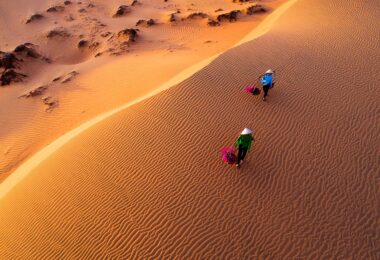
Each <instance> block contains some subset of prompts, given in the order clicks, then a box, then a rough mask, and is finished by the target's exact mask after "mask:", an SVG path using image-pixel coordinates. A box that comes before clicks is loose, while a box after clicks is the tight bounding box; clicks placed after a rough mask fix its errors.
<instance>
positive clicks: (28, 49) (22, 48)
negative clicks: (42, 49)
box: [14, 43, 41, 59]
mask: <svg viewBox="0 0 380 260" xmlns="http://www.w3.org/2000/svg"><path fill="white" fill-rule="evenodd" d="M14 52H15V53H24V54H26V55H27V56H28V57H31V58H34V59H37V58H39V57H41V54H39V53H38V52H37V51H36V50H35V49H34V45H33V44H31V43H24V44H20V45H19V46H17V47H16V48H15V49H14Z"/></svg>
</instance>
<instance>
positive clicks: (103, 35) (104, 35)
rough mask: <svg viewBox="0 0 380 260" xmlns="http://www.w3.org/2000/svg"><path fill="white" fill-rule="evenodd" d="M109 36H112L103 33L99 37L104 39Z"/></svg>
mask: <svg viewBox="0 0 380 260" xmlns="http://www.w3.org/2000/svg"><path fill="white" fill-rule="evenodd" d="M111 34H112V33H111V32H104V33H102V34H101V35H100V36H102V37H103V38H106V37H108V36H110V35H111Z"/></svg>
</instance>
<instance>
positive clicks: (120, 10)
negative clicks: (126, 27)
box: [113, 5, 130, 17]
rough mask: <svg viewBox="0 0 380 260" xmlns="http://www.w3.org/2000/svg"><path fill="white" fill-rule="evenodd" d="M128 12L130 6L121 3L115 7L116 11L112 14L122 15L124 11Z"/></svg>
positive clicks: (115, 15)
mask: <svg viewBox="0 0 380 260" xmlns="http://www.w3.org/2000/svg"><path fill="white" fill-rule="evenodd" d="M129 12H130V8H129V6H128V5H121V6H119V8H118V9H117V11H116V13H115V14H114V15H113V17H121V16H124V15H125V14H126V13H129Z"/></svg>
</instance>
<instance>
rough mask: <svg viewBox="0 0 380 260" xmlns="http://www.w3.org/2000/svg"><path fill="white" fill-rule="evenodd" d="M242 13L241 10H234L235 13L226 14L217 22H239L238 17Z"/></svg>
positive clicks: (219, 16)
mask: <svg viewBox="0 0 380 260" xmlns="http://www.w3.org/2000/svg"><path fill="white" fill-rule="evenodd" d="M240 13H241V11H239V10H234V11H231V12H229V13H224V14H221V15H218V17H217V20H218V21H219V22H222V21H225V20H227V21H229V22H232V21H237V18H238V15H239V14H240Z"/></svg>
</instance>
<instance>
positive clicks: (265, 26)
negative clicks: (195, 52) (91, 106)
mask: <svg viewBox="0 0 380 260" xmlns="http://www.w3.org/2000/svg"><path fill="white" fill-rule="evenodd" d="M296 2H297V0H289V1H288V2H286V3H285V4H283V5H281V6H280V7H279V8H277V9H276V10H275V11H274V12H273V13H271V14H270V15H268V16H267V17H266V18H265V19H264V21H263V22H262V23H260V24H259V25H258V26H257V27H256V28H255V29H253V30H252V32H251V33H249V34H248V35H246V36H245V37H244V38H243V39H242V40H241V41H239V42H238V43H237V44H235V45H234V46H232V47H231V48H234V47H237V46H239V45H242V44H244V43H246V42H248V41H252V40H254V39H256V38H259V37H261V36H262V35H264V34H265V33H267V32H268V31H269V30H270V29H271V28H272V26H273V24H274V23H275V22H276V21H277V20H278V19H279V18H280V17H281V16H282V15H283V14H284V13H285V12H286V11H287V10H288V9H289V8H290V7H291V6H293V4H295V3H296ZM223 53H224V52H221V53H218V54H216V55H214V56H212V57H210V58H207V59H205V60H203V61H201V62H199V63H197V64H195V65H192V66H190V67H189V68H187V69H185V70H183V71H182V72H180V73H179V74H177V75H176V76H174V77H173V78H171V79H170V80H168V81H167V82H165V83H163V84H162V85H161V86H159V87H158V88H157V89H156V90H154V91H152V92H150V93H148V94H146V95H144V96H141V97H140V98H137V99H135V100H133V101H131V102H128V103H126V104H124V105H122V106H121V107H118V108H115V109H113V110H110V111H108V112H105V113H103V114H100V115H99V116H96V117H94V118H93V119H91V120H89V121H87V122H85V123H83V124H81V125H80V126H78V127H77V128H75V129H73V130H70V131H69V132H67V133H66V134H64V135H62V136H61V137H59V138H58V139H56V140H55V141H53V142H52V143H50V144H49V145H47V146H46V147H44V148H43V149H42V150H40V151H39V152H37V153H36V154H34V155H33V156H32V157H30V158H29V159H28V160H27V161H26V162H24V163H23V164H22V165H20V166H19V167H18V168H17V169H16V170H15V171H14V172H13V173H11V175H10V176H9V177H8V178H6V179H5V180H4V181H3V182H2V183H1V184H0V199H2V198H3V197H5V196H6V195H7V193H8V192H9V191H11V190H12V189H13V187H15V186H16V185H17V184H18V183H19V182H20V181H21V180H23V178H24V177H25V176H27V174H28V173H29V172H30V171H31V170H32V169H34V168H35V167H37V166H38V165H39V164H40V163H41V162H43V161H44V160H46V159H47V158H48V157H49V156H50V155H52V154H53V153H54V152H56V151H57V150H58V149H60V148H61V147H62V146H63V145H65V144H66V143H68V142H69V141H70V140H72V139H73V138H75V137H77V136H78V135H79V134H81V133H83V132H84V131H86V130H87V129H89V128H90V127H92V126H94V125H96V124H97V123H99V122H101V121H103V120H105V119H107V118H108V117H110V116H112V115H114V114H117V113H118V112H120V111H122V110H124V109H126V108H128V107H131V106H133V105H135V104H137V103H139V102H141V101H143V100H146V99H148V98H150V97H153V96H155V95H157V94H159V93H160V92H162V91H164V90H167V89H169V88H171V87H173V86H175V85H177V84H179V83H181V82H182V81H184V80H185V79H187V78H189V77H191V76H192V75H194V74H195V73H197V72H198V71H200V70H202V69H203V68H204V67H206V66H207V65H209V64H210V63H211V62H212V61H214V60H215V59H216V58H218V57H219V56H220V55H221V54H223Z"/></svg>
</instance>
